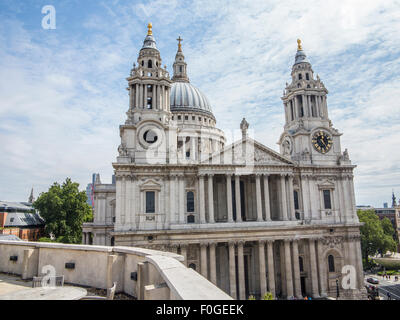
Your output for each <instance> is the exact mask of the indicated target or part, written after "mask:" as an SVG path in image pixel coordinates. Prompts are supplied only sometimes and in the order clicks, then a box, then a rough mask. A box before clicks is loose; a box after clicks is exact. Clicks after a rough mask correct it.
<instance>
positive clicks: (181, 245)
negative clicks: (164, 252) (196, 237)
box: [179, 243, 189, 249]
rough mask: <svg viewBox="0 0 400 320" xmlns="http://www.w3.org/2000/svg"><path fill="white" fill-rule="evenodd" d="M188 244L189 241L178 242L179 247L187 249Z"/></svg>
mask: <svg viewBox="0 0 400 320" xmlns="http://www.w3.org/2000/svg"><path fill="white" fill-rule="evenodd" d="M188 246H189V243H180V244H179V247H180V248H181V249H187V247H188Z"/></svg>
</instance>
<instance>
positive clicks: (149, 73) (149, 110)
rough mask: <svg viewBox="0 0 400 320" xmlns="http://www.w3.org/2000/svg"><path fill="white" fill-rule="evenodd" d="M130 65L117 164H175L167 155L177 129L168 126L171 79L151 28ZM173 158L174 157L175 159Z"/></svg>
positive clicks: (173, 147)
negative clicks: (124, 119)
mask: <svg viewBox="0 0 400 320" xmlns="http://www.w3.org/2000/svg"><path fill="white" fill-rule="evenodd" d="M137 62H138V64H139V65H138V66H136V64H134V65H133V68H132V70H131V74H130V77H128V78H127V81H128V85H129V87H128V88H127V89H128V90H129V97H130V98H129V110H128V112H127V120H126V122H125V125H122V126H120V136H121V145H120V146H119V148H118V151H119V157H118V159H117V161H118V163H133V162H134V163H137V164H166V163H175V162H176V159H174V157H171V158H170V156H169V155H170V154H169V151H171V150H176V128H175V127H174V125H173V124H172V123H171V111H170V89H171V83H172V81H171V79H170V77H169V73H168V71H167V69H166V67H165V66H164V68H163V67H162V65H161V62H162V60H161V56H160V52H159V50H158V49H157V47H156V42H155V39H154V37H153V32H152V25H151V23H149V25H148V33H147V36H146V38H145V39H144V42H143V46H142V48H141V50H140V52H139V57H138V59H137ZM175 158H176V157H175Z"/></svg>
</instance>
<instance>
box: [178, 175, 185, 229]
mask: <svg viewBox="0 0 400 320" xmlns="http://www.w3.org/2000/svg"><path fill="white" fill-rule="evenodd" d="M184 184H185V176H184V175H183V174H182V175H180V176H179V223H185V185H184Z"/></svg>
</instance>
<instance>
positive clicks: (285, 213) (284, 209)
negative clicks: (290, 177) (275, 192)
mask: <svg viewBox="0 0 400 320" xmlns="http://www.w3.org/2000/svg"><path fill="white" fill-rule="evenodd" d="M285 180H286V179H285V175H284V174H281V195H282V199H281V205H282V220H284V221H286V220H288V208H287V200H286V182H285Z"/></svg>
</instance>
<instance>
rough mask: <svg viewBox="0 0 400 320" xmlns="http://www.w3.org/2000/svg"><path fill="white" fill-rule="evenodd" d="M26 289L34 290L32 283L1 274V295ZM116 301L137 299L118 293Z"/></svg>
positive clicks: (90, 292)
mask: <svg viewBox="0 0 400 320" xmlns="http://www.w3.org/2000/svg"><path fill="white" fill-rule="evenodd" d="M67 286H74V287H79V286H77V285H71V284H68V285H67ZM26 288H32V281H25V280H21V277H20V276H14V275H10V274H6V273H0V295H4V294H9V293H12V292H15V291H18V290H24V289H26ZM85 289H86V290H87V292H88V295H89V296H102V297H106V296H107V290H103V289H96V288H86V287H85ZM114 300H135V298H133V297H131V296H129V295H126V294H123V293H117V294H115V296H114Z"/></svg>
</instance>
